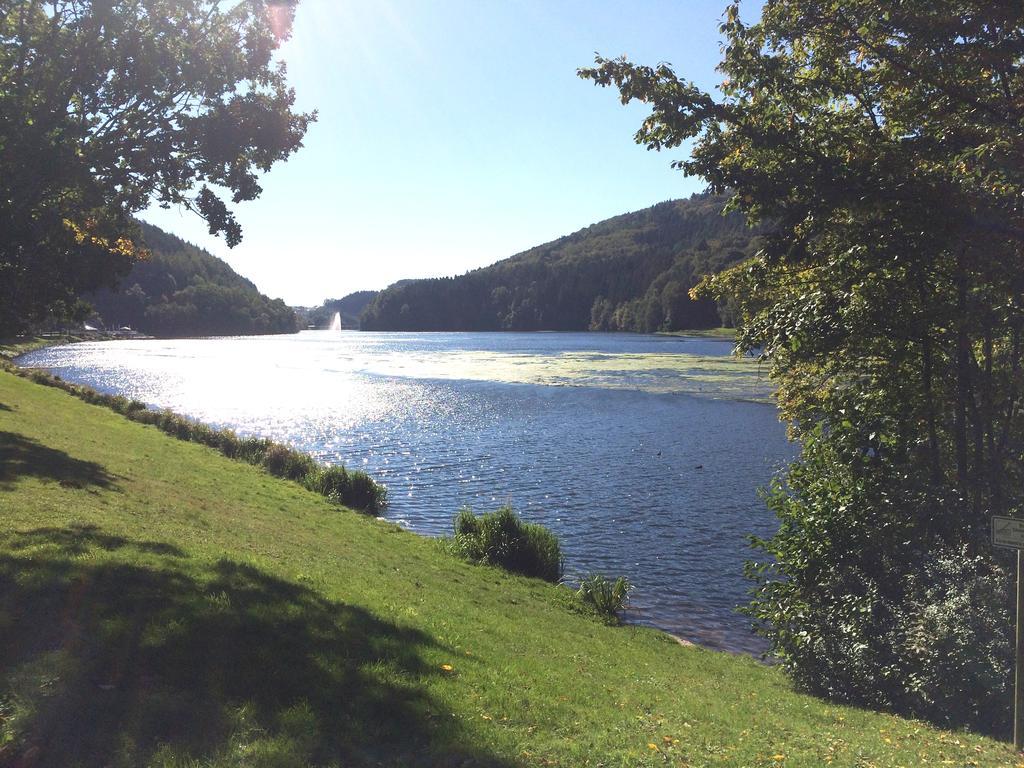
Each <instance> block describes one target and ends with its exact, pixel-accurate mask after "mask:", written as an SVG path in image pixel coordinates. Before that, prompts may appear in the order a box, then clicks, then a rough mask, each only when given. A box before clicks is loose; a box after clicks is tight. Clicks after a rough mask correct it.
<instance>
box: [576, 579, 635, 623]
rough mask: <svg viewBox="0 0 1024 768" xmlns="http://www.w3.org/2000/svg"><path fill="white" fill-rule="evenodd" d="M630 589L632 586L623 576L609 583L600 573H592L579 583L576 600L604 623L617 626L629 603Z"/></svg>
mask: <svg viewBox="0 0 1024 768" xmlns="http://www.w3.org/2000/svg"><path fill="white" fill-rule="evenodd" d="M632 588H633V585H632V584H630V583H629V580H628V579H627V578H626V577H625V576H619V578H617V579H616V580H615V581H611V580H610V579H608V578H607V577H605V576H603V575H602V574H600V573H592V574H590V575H589V576H586V577H585V578H584V579H583V580H582V581H581V582H580V587H579V589H578V590H576V599H577V600H579V601H580V603H582V604H583V605H585V606H586V607H588V608H590V609H591V610H593V611H594V612H595V613H597V614H598V615H599V616H600V617H601V618H603V619H604V620H605V621H607V622H609V623H612V624H618V623H619V621H620V614H621V613H622V611H623V610H624V609H625V608H626V604H627V603H628V602H629V591H630V590H631V589H632Z"/></svg>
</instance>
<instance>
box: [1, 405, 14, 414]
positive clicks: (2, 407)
mask: <svg viewBox="0 0 1024 768" xmlns="http://www.w3.org/2000/svg"><path fill="white" fill-rule="evenodd" d="M0 411H6V412H7V413H14V409H13V408H11V406H9V405H7V403H0Z"/></svg>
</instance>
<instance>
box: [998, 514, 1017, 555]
mask: <svg viewBox="0 0 1024 768" xmlns="http://www.w3.org/2000/svg"><path fill="white" fill-rule="evenodd" d="M992 543H993V544H994V545H996V546H997V547H1009V548H1010V549H1024V520H1020V519H1017V518H1015V517H993V518H992Z"/></svg>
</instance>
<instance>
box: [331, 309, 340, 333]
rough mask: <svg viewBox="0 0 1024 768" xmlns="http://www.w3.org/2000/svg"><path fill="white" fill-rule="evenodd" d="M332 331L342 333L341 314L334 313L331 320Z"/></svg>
mask: <svg viewBox="0 0 1024 768" xmlns="http://www.w3.org/2000/svg"><path fill="white" fill-rule="evenodd" d="M330 330H332V331H340V330H341V312H335V313H334V317H333V318H332V319H331V327H330Z"/></svg>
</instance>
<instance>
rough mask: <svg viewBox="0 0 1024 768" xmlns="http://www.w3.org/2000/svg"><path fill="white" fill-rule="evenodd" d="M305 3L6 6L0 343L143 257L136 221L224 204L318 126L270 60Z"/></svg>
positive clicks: (256, 188)
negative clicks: (158, 212) (153, 212)
mask: <svg viewBox="0 0 1024 768" xmlns="http://www.w3.org/2000/svg"><path fill="white" fill-rule="evenodd" d="M294 4H295V0H232V2H222V1H219V0H0V335H5V334H9V333H11V332H13V331H17V330H20V329H22V328H24V327H25V326H26V325H27V324H29V323H32V322H33V321H37V320H39V319H40V318H42V317H44V316H45V315H46V314H47V313H50V312H54V311H65V312H66V311H67V310H68V309H69V308H71V307H73V306H74V305H75V303H76V302H77V300H78V296H79V295H80V294H81V293H84V292H88V291H92V290H95V289H97V288H100V287H105V286H109V285H111V284H112V283H113V282H114V281H115V280H116V278H117V277H118V276H119V275H122V274H124V273H125V272H126V271H127V270H128V269H129V268H130V266H131V264H132V262H133V261H134V260H135V259H138V258H139V257H140V256H142V255H144V254H143V252H142V250H141V249H140V244H139V240H138V229H137V227H136V225H135V223H134V220H133V218H132V217H133V214H135V213H137V212H138V211H140V210H142V209H144V208H145V207H147V206H148V205H150V204H152V203H157V204H159V205H162V206H164V207H168V206H174V205H180V206H184V207H185V208H187V209H189V210H191V211H194V212H195V213H197V214H198V215H199V216H201V217H202V218H203V219H205V220H206V222H207V223H208V225H209V229H210V232H211V233H212V234H221V235H223V236H224V237H225V238H226V240H227V243H228V244H229V245H231V246H234V245H235V244H237V243H238V242H239V241H240V240H241V237H242V233H241V229H240V227H239V226H238V223H237V222H236V221H235V219H234V217H233V215H232V213H231V210H230V208H229V204H228V202H226V200H229V201H230V202H231V203H240V202H242V201H245V200H252V199H254V198H256V197H257V196H258V195H259V194H260V192H261V188H260V185H259V178H258V174H259V173H260V172H262V171H267V170H269V169H270V167H271V166H272V165H273V164H274V163H275V162H277V161H279V160H283V159H285V158H287V157H288V156H289V155H290V154H291V153H292V152H294V151H295V150H296V149H298V148H299V147H300V146H301V140H302V137H303V135H304V134H305V132H306V128H307V126H308V124H309V122H310V121H311V120H312V119H315V115H313V114H303V113H300V112H296V111H295V110H294V99H295V96H294V92H293V91H292V89H291V88H289V87H288V84H287V82H286V72H285V67H284V64H283V63H281V62H276V61H275V60H274V51H275V49H276V48H277V47H278V45H279V44H280V43H281V41H282V40H283V39H285V38H286V37H287V35H288V33H289V30H290V24H291V18H292V13H293V7H294Z"/></svg>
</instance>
